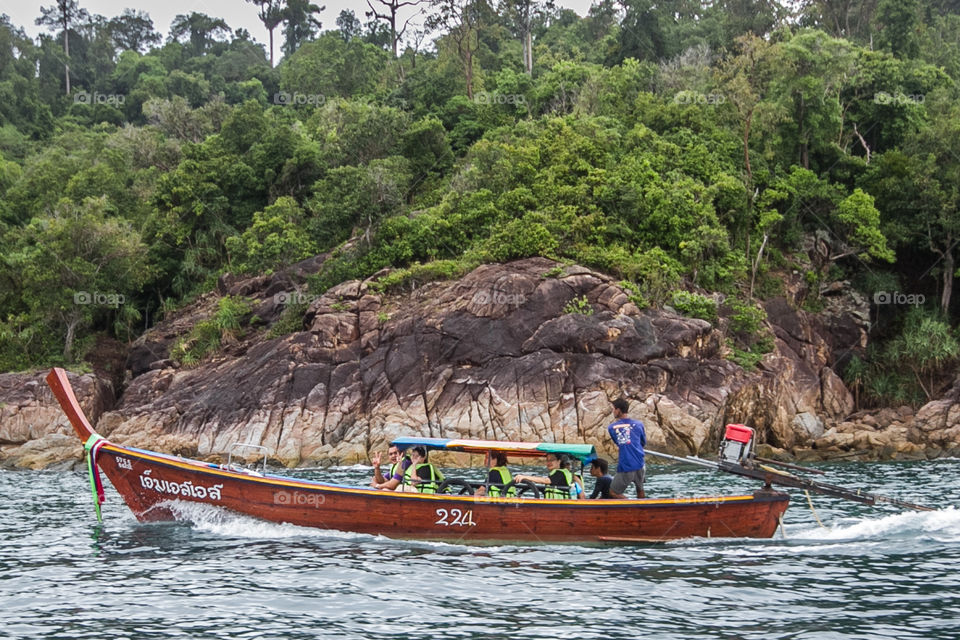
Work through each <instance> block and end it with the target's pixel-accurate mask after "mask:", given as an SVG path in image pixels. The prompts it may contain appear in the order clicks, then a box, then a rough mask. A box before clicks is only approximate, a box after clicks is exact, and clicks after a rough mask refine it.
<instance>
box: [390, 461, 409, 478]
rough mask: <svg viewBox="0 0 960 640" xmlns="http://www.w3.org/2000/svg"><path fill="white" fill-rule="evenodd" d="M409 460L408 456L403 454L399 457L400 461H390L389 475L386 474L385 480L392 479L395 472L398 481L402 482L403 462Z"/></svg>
mask: <svg viewBox="0 0 960 640" xmlns="http://www.w3.org/2000/svg"><path fill="white" fill-rule="evenodd" d="M409 461H410V456H403V457H401V458H400V462H394V463H392V464H391V465H390V475H388V476H387V480H390V479H392V478H393V476H394V475H395V474H397V473H399V474H400V481H401V484H402V483H403V463H404V462H409Z"/></svg>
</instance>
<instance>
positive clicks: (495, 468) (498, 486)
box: [477, 451, 517, 498]
mask: <svg viewBox="0 0 960 640" xmlns="http://www.w3.org/2000/svg"><path fill="white" fill-rule="evenodd" d="M487 464H489V465H491V466H490V471H489V472H488V473H487V482H486V484H485V485H484V486H482V487H478V488H477V495H478V496H490V497H491V498H498V497H500V496H501V495H506V496H509V497H514V496H516V495H517V490H516V488H514V487H510V488H509V489H507V492H506V494H503V486H504V485H507V484H510V482H511V481H513V474H511V473H510V469H507V454H505V453H504V452H503V451H491V452H490V453H488V454H487ZM487 487H489V490H488V489H487Z"/></svg>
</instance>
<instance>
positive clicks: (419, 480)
mask: <svg viewBox="0 0 960 640" xmlns="http://www.w3.org/2000/svg"><path fill="white" fill-rule="evenodd" d="M441 482H443V474H442V473H440V470H439V469H437V468H436V467H435V466H434V465H432V464H430V463H429V462H427V449H426V447H424V446H423V445H417V446H415V447H414V448H412V449H411V450H410V466H409V467H407V470H406V472H404V474H403V487H404V488H403V491H416V492H418V493H436V492H437V488H438V487H439V486H440V483H441Z"/></svg>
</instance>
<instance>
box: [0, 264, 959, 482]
mask: <svg viewBox="0 0 960 640" xmlns="http://www.w3.org/2000/svg"><path fill="white" fill-rule="evenodd" d="M295 280H296V278H290V277H287V276H283V277H269V278H268V277H262V278H258V279H251V280H243V281H235V280H231V281H224V282H223V283H222V287H221V292H220V293H221V294H224V293H232V294H242V295H245V296H248V297H249V298H250V299H251V300H253V301H254V302H255V309H254V312H253V315H254V318H255V319H258V320H259V321H260V324H261V325H262V324H270V323H271V322H274V321H275V320H276V319H277V317H278V316H279V314H280V312H281V311H282V309H283V303H284V302H288V301H290V300H291V299H295V298H296V296H295V295H291V294H293V293H294V292H293V288H292V287H293V285H294V284H295ZM219 295H220V294H209V295H208V296H207V297H205V298H202V299H200V300H199V301H198V302H197V303H196V304H195V305H194V306H193V307H192V308H190V309H188V310H186V311H185V312H184V313H181V314H179V315H178V316H177V317H176V318H173V319H171V320H168V321H165V322H163V323H161V324H160V325H158V326H157V327H156V328H155V329H153V330H152V331H151V332H150V333H148V334H147V335H146V336H144V337H143V338H142V339H141V340H140V341H139V342H138V344H137V345H135V347H134V349H132V350H131V356H130V359H129V361H128V364H129V366H130V373H131V375H132V379H130V380H129V381H128V384H127V386H126V389H125V390H124V392H123V394H122V396H121V397H120V398H119V401H118V403H117V404H116V406H113V407H111V406H110V402H109V401H108V400H109V395H110V394H109V393H108V389H106V388H101V383H98V382H97V381H96V380H95V379H94V378H93V377H92V376H84V377H81V378H76V379H75V380H76V382H75V384H77V385H78V388H77V395H78V397H80V398H84V399H86V403H87V409H88V412H89V413H90V416H91V419H92V420H93V421H94V422H95V424H96V427H97V429H98V431H99V432H100V433H102V434H104V435H106V436H109V437H110V438H111V439H113V440H115V441H117V442H120V443H124V444H129V445H132V446H139V447H145V448H150V449H155V450H161V451H167V452H173V453H178V454H181V455H186V456H191V457H200V458H210V459H216V458H219V457H220V456H225V455H226V453H227V452H228V451H229V450H230V448H231V445H232V444H233V443H236V442H241V443H247V444H256V445H261V446H264V447H266V448H267V449H268V450H269V451H270V452H271V454H270V455H271V457H272V458H273V459H274V460H275V461H276V462H278V463H281V464H284V465H289V466H294V465H313V464H318V463H320V464H327V463H350V462H356V461H364V460H366V459H367V457H368V454H369V452H370V451H371V450H374V449H378V448H384V447H385V446H386V443H387V442H389V440H390V439H392V438H393V437H395V436H398V435H401V434H407V435H424V436H436V437H464V438H491V439H511V440H547V441H586V442H591V443H594V444H597V445H598V447H599V448H600V449H601V450H605V451H607V452H609V449H610V446H609V442H608V437H607V435H606V431H605V425H606V424H607V423H608V422H609V421H610V419H611V414H610V401H611V400H612V399H614V398H617V397H620V396H626V397H628V398H630V399H631V400H632V411H631V416H632V417H635V418H639V419H640V420H643V421H644V422H645V423H646V424H647V429H648V436H649V446H650V447H651V448H653V449H657V450H661V451H666V452H673V453H682V454H688V453H689V454H710V453H712V452H713V451H714V449H715V448H716V446H717V442H718V438H719V433H720V430H721V428H722V425H724V424H726V423H728V422H743V423H746V424H749V425H751V426H754V427H756V428H757V429H758V432H759V434H760V441H761V442H763V443H765V447H766V448H765V452H767V453H768V454H776V453H777V452H778V450H784V451H787V452H794V453H797V454H799V455H800V456H801V457H806V458H811V457H820V456H830V455H843V454H846V453H850V452H853V453H863V452H862V451H860V449H857V448H856V447H860V445H865V446H864V447H863V448H864V449H865V450H866V453H865V454H864V455H874V456H875V455H881V454H882V455H884V456H886V457H896V456H897V455H902V454H909V455H914V456H920V455H924V454H925V452H927V451H930V452H934V451H935V452H936V453H938V454H939V453H942V452H944V451H950V450H951V447H956V441H957V433H956V431H957V428H956V427H954V426H953V425H954V424H956V423H957V420H956V418H957V417H958V416H954V419H951V418H950V417H949V416H951V415H953V414H954V413H958V412H960V410H957V409H954V408H953V406H954V405H953V404H952V401H951V400H945V401H943V402H946V403H948V404H946V405H944V407H941V408H929V409H928V408H926V407H925V408H924V410H922V411H920V412H919V413H918V414H917V416H916V417H915V418H913V417H911V420H912V422H911V426H910V427H909V428H907V429H903V428H902V427H903V423H902V422H900V421H894V420H890V421H889V422H888V423H887V425H886V426H885V427H882V428H881V427H880V426H879V423H877V426H876V427H871V426H869V425H867V426H865V427H863V429H859V427H860V426H862V425H864V424H867V423H866V422H864V421H861V422H851V421H850V420H849V419H848V418H849V417H850V414H851V412H852V411H853V400H852V397H851V395H850V393H849V392H848V391H847V389H846V388H845V387H844V385H843V383H842V381H841V380H840V379H839V377H838V376H837V375H836V373H835V372H834V370H833V366H834V365H835V364H836V361H837V359H838V357H842V356H843V354H845V353H847V352H848V351H849V350H852V349H860V348H862V347H863V346H864V345H865V344H866V327H867V324H866V323H867V322H868V320H869V318H868V315H867V314H868V308H867V306H866V301H863V300H859V301H858V300H854V301H853V304H854V312H852V313H851V310H850V309H851V307H850V304H851V303H850V301H849V300H848V301H846V303H845V304H844V305H839V303H835V302H832V301H829V300H828V308H827V310H826V311H825V312H823V313H821V314H817V315H812V314H809V313H806V312H803V311H798V310H796V309H794V308H793V307H791V305H790V304H788V302H787V300H786V299H777V300H772V301H770V302H768V303H767V304H766V305H765V306H766V311H767V314H768V322H769V329H770V330H771V331H772V332H773V335H774V336H775V345H776V346H775V349H774V351H773V352H772V353H770V354H768V355H767V356H765V358H764V360H763V361H762V362H761V364H760V366H759V367H758V369H757V370H756V371H752V372H748V371H745V370H744V369H742V368H741V367H740V366H738V365H736V364H734V363H733V362H731V361H730V360H728V359H727V358H726V356H727V351H728V346H727V343H726V340H725V338H726V333H725V321H724V320H722V319H721V321H719V322H718V323H717V326H716V327H715V326H712V325H711V324H710V323H708V322H706V321H703V320H696V319H691V318H687V317H683V316H680V315H677V314H675V313H672V312H670V311H651V310H640V309H638V308H637V307H636V306H635V305H634V304H633V303H632V302H631V301H630V299H629V296H628V294H627V292H625V291H624V290H623V289H622V288H621V287H620V286H619V285H618V284H617V283H616V282H615V281H613V280H612V279H611V278H609V277H606V276H604V275H601V274H599V273H596V272H594V271H591V270H588V269H584V268H580V267H575V266H563V265H558V264H557V263H555V262H552V261H549V260H546V259H528V260H522V261H518V262H513V263H509V264H502V265H501V264H493V265H483V266H481V267H478V268H477V269H475V270H474V271H473V272H471V273H469V274H468V275H466V276H465V277H463V278H461V279H458V280H454V281H447V282H435V283H430V284H426V285H424V286H421V287H419V288H416V289H415V290H413V291H411V292H408V293H391V294H384V293H381V292H379V291H377V290H376V289H375V287H374V286H372V283H371V282H360V281H353V282H346V283H344V284H341V285H339V286H337V287H334V288H333V289H331V290H330V291H328V292H326V293H325V294H324V295H323V296H321V297H319V298H318V299H316V300H312V301H311V303H310V305H309V308H308V309H307V311H306V313H305V314H304V316H303V327H302V328H303V330H302V331H299V332H296V333H293V334H290V335H288V336H286V337H282V338H277V339H266V338H265V335H266V332H265V331H263V330H260V331H252V330H251V331H250V332H249V333H248V335H246V336H241V337H240V338H239V339H238V340H235V341H232V342H231V343H230V344H228V345H227V346H226V347H225V348H224V349H223V350H221V351H220V352H219V353H218V354H217V355H215V356H213V357H209V358H206V359H204V360H203V361H201V362H200V363H199V364H198V365H197V366H195V367H192V368H185V367H177V366H176V365H175V363H173V362H172V361H171V360H170V359H169V349H170V345H171V343H172V342H173V340H174V339H175V338H176V337H177V336H181V335H183V334H184V333H185V332H186V331H187V330H188V329H189V327H190V325H191V324H192V322H194V321H195V320H196V319H197V318H199V317H203V316H204V314H207V315H209V314H210V313H212V309H213V308H215V303H216V299H217V297H218V296H219ZM831 305H835V306H836V309H834V310H833V311H831ZM576 311H579V312H576ZM40 379H41V378H40V377H39V376H35V377H23V376H19V377H18V376H13V377H11V376H6V377H0V381H3V382H0V402H3V403H4V405H3V407H2V409H0V416H2V424H0V443H2V449H0V455H2V456H3V457H4V458H5V464H6V465H8V466H9V465H12V466H32V467H36V466H43V465H44V464H50V463H54V462H56V461H59V460H71V459H74V458H77V457H78V456H79V451H80V449H79V445H74V446H72V448H71V447H70V446H67V445H66V441H64V440H63V438H64V437H66V436H63V435H62V434H63V433H66V432H65V430H64V428H63V425H64V423H65V421H64V420H63V418H62V417H61V415H60V414H59V411H58V409H57V408H56V407H55V406H53V404H52V396H50V394H49V393H48V392H46V391H45V389H44V388H42V382H39V383H38V382H37V381H38V380H40ZM106 386H109V385H106ZM104 398H107V399H106V400H104ZM107 409H109V410H107ZM868 417H869V416H861V418H864V419H866V418H868ZM900 417H901V416H899V414H898V420H899V418H900ZM895 423H896V424H895ZM850 425H853V427H851V426H850ZM868 428H869V430H870V433H872V434H873V440H870V438H869V437H866V436H864V437H860V436H857V431H858V430H860V431H862V430H865V429H868ZM851 430H852V431H853V433H852V434H851V435H852V436H853V437H852V438H850V439H849V440H848V439H846V438H845V437H844V438H838V435H837V434H845V433H846V432H847V431H851ZM868 444H869V446H866V445H868Z"/></svg>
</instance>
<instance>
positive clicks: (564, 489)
mask: <svg viewBox="0 0 960 640" xmlns="http://www.w3.org/2000/svg"><path fill="white" fill-rule="evenodd" d="M561 458H562V459H563V462H564V463H566V465H567V466H570V460H569V458H567V456H565V455H563V454H560V456H557V455H554V454H552V453H548V454H547V455H546V457H545V458H544V460H546V463H547V471H548V474H547V476H546V477H544V476H527V475H518V476H514V477H513V481H514V482H523V481H524V480H529V481H530V482H536V483H537V484H544V485H547V487H546V488H545V489H544V491H543V497H544V498H549V499H553V500H558V499H563V498H569V497H570V492H571V488H572V487H573V486H574V478H573V473H572V472H571V471H570V470H569V469H564V468H562V467H561Z"/></svg>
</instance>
